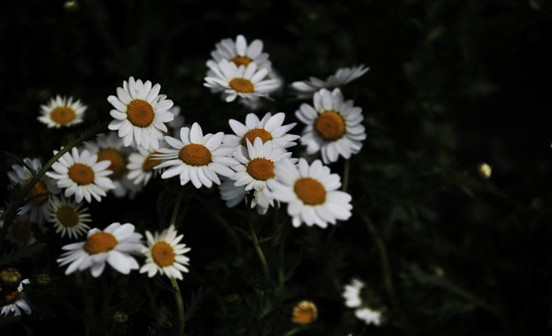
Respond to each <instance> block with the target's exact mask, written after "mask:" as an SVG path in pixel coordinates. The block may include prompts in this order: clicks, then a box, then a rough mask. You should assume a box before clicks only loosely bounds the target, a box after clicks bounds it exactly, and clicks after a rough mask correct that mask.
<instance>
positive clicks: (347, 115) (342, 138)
mask: <svg viewBox="0 0 552 336" xmlns="http://www.w3.org/2000/svg"><path fill="white" fill-rule="evenodd" d="M313 102H314V107H313V106H311V105H309V104H306V103H304V104H301V107H300V108H299V110H297V111H296V112H295V115H296V116H297V118H298V119H299V120H301V121H302V122H303V123H304V124H305V128H304V129H303V133H302V137H301V144H302V145H304V146H306V151H307V153H308V154H314V153H317V152H320V153H321V154H322V160H323V161H324V163H326V164H328V163H331V162H335V161H337V159H338V158H339V156H340V155H341V156H342V157H344V158H346V159H348V158H350V157H351V155H352V154H356V153H358V152H359V151H360V149H361V148H362V141H363V140H364V139H366V133H365V132H364V126H363V125H362V120H363V119H364V117H363V115H362V109H361V108H360V107H355V106H353V101H352V100H347V101H344V99H343V95H342V94H341V90H339V89H334V90H333V91H332V92H330V91H328V90H326V89H321V90H320V91H318V92H316V93H315V94H314V100H313Z"/></svg>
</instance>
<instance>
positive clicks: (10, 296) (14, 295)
mask: <svg viewBox="0 0 552 336" xmlns="http://www.w3.org/2000/svg"><path fill="white" fill-rule="evenodd" d="M20 296H21V293H19V291H18V290H14V291H13V292H11V293H9V294H8V295H6V302H8V303H12V302H16V301H17V300H19V297H20Z"/></svg>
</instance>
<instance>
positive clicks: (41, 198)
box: [25, 180, 49, 205]
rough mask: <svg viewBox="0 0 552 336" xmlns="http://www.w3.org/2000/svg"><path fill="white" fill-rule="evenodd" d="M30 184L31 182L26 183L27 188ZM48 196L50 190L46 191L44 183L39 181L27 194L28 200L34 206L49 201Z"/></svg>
mask: <svg viewBox="0 0 552 336" xmlns="http://www.w3.org/2000/svg"><path fill="white" fill-rule="evenodd" d="M29 182H31V181H30V180H29V181H27V182H25V186H27V185H28V184H29ZM48 194H49V193H48V189H46V185H45V184H44V182H42V181H38V182H37V183H35V185H34V186H33V187H32V188H31V190H29V193H27V200H29V202H30V203H31V204H32V205H41V204H44V203H45V202H46V201H47V200H48Z"/></svg>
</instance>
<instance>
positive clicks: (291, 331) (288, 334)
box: [284, 326, 305, 336]
mask: <svg viewBox="0 0 552 336" xmlns="http://www.w3.org/2000/svg"><path fill="white" fill-rule="evenodd" d="M304 329H305V327H302V326H301V327H296V328H293V329H291V330H290V331H288V332H286V333H285V334H284V336H291V335H295V334H297V333H298V332H300V331H303V330H304Z"/></svg>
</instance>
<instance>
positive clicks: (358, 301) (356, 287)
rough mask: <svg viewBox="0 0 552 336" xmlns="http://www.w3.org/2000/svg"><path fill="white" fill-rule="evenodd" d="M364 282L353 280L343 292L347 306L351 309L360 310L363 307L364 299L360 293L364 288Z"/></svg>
mask: <svg viewBox="0 0 552 336" xmlns="http://www.w3.org/2000/svg"><path fill="white" fill-rule="evenodd" d="M364 286H365V284H364V282H362V281H360V280H359V279H353V280H351V283H350V284H347V285H345V288H344V290H343V298H344V299H345V306H347V307H349V308H358V307H360V306H361V305H362V298H361V297H360V292H361V291H362V288H364Z"/></svg>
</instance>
